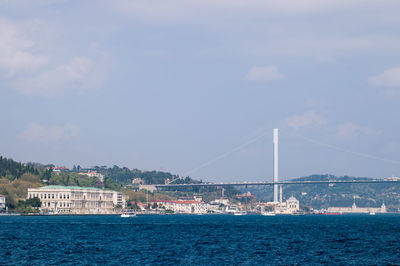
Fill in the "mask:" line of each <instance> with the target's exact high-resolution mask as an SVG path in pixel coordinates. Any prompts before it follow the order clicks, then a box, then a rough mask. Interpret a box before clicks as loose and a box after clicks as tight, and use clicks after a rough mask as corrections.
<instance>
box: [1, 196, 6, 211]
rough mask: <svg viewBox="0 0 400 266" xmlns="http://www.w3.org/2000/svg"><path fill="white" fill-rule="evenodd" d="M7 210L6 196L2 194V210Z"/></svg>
mask: <svg viewBox="0 0 400 266" xmlns="http://www.w3.org/2000/svg"><path fill="white" fill-rule="evenodd" d="M5 210H6V196H4V195H1V194H0V212H3V211H5Z"/></svg>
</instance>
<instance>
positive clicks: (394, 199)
mask: <svg viewBox="0 0 400 266" xmlns="http://www.w3.org/2000/svg"><path fill="white" fill-rule="evenodd" d="M366 179H368V178H357V177H349V176H342V177H336V176H332V175H312V176H308V177H301V178H297V179H293V180H295V181H312V180H313V181H319V180H320V181H323V180H325V181H326V180H366ZM244 190H247V191H251V193H254V194H255V195H256V197H257V199H258V200H264V201H271V200H272V198H273V191H272V187H251V188H248V189H244ZM290 196H295V197H296V198H297V199H298V200H299V201H300V204H301V205H303V206H310V207H313V208H317V209H320V208H327V207H329V206H348V207H350V206H351V205H352V204H353V201H354V197H355V201H356V204H357V206H360V207H364V206H365V207H366V206H368V207H379V206H380V205H381V204H382V203H383V202H384V203H385V204H386V206H387V207H388V209H389V210H391V211H397V210H398V209H399V208H400V185H398V184H330V185H329V184H321V185H285V186H283V199H284V200H285V199H287V198H289V197H290Z"/></svg>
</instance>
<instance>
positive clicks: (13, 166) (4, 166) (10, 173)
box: [0, 156, 40, 181]
mask: <svg viewBox="0 0 400 266" xmlns="http://www.w3.org/2000/svg"><path fill="white" fill-rule="evenodd" d="M25 173H31V174H34V175H39V174H40V173H39V170H38V169H37V168H34V167H33V166H31V165H26V164H22V163H19V162H16V161H14V160H12V159H8V158H5V157H2V156H0V177H5V178H7V179H9V180H11V181H12V180H14V179H15V178H20V177H21V176H22V175H23V174H25Z"/></svg>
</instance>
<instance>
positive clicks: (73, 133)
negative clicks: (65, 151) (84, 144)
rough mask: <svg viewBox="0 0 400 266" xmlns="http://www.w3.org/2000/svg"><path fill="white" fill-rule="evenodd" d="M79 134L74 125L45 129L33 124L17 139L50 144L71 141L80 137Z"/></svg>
mask: <svg viewBox="0 0 400 266" xmlns="http://www.w3.org/2000/svg"><path fill="white" fill-rule="evenodd" d="M79 134H80V129H79V128H78V127H77V126H75V125H73V124H65V125H63V126H49V127H45V126H42V125H40V124H37V123H31V124H29V125H28V127H27V128H26V129H25V130H24V131H22V132H21V133H20V134H18V136H17V139H19V140H24V141H29V142H39V143H50V142H58V141H65V140H69V139H71V138H74V137H77V136H79Z"/></svg>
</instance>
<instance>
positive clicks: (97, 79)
mask: <svg viewBox="0 0 400 266" xmlns="http://www.w3.org/2000/svg"><path fill="white" fill-rule="evenodd" d="M104 72H105V68H104V65H102V64H101V63H99V62H95V61H93V60H91V59H89V58H87V57H78V56H76V57H73V58H72V59H71V60H70V61H69V62H68V63H67V64H64V65H59V66H57V67H55V68H51V69H48V70H46V71H43V72H41V73H39V74H37V75H34V76H28V77H23V78H19V79H17V80H16V81H15V82H14V84H13V85H14V87H15V88H16V89H17V90H18V91H20V92H21V93H22V94H24V95H34V94H39V95H45V96H53V95H56V94H59V93H62V92H63V91H65V90H75V91H82V90H87V89H90V88H94V87H98V86H100V85H101V84H102V83H103V79H104Z"/></svg>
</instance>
